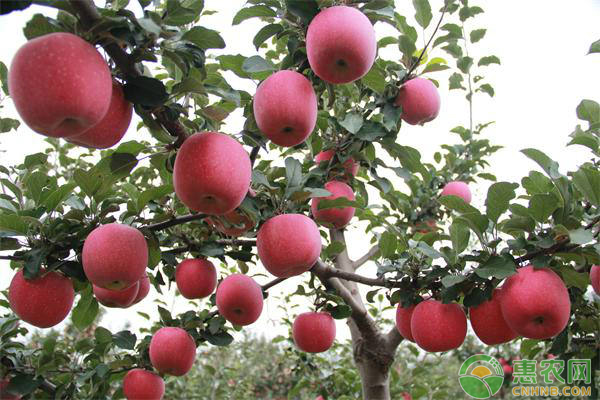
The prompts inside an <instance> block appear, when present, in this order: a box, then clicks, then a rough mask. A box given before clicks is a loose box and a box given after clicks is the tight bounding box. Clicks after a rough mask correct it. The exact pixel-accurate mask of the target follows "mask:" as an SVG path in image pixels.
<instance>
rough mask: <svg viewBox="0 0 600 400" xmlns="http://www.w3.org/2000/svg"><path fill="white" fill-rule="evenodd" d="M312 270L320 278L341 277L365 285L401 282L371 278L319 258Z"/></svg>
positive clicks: (386, 285)
mask: <svg viewBox="0 0 600 400" xmlns="http://www.w3.org/2000/svg"><path fill="white" fill-rule="evenodd" d="M310 272H312V273H314V274H315V275H317V276H318V277H319V278H321V277H322V278H324V279H329V278H339V279H343V280H345V281H350V282H356V283H362V284H363V285H369V286H381V287H388V288H391V287H397V286H399V283H396V282H392V281H387V280H385V279H381V278H369V277H366V276H363V275H359V274H355V273H353V272H347V271H344V270H341V269H337V268H332V267H330V266H328V265H327V264H325V263H324V262H323V261H321V260H319V261H317V262H316V263H315V265H313V267H312V268H311V269H310Z"/></svg>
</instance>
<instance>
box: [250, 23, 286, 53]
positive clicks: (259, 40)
mask: <svg viewBox="0 0 600 400" xmlns="http://www.w3.org/2000/svg"><path fill="white" fill-rule="evenodd" d="M281 31H283V26H281V25H280V24H269V25H267V26H263V27H262V29H261V30H259V31H258V33H257V34H256V35H255V36H254V40H252V43H253V44H254V47H256V50H258V49H259V47H260V46H261V45H262V44H263V43H264V42H265V41H267V39H269V38H270V37H271V36H274V35H277V34H278V33H279V32H281Z"/></svg>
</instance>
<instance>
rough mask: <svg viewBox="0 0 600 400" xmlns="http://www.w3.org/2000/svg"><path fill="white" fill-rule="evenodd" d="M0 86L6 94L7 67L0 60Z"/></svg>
mask: <svg viewBox="0 0 600 400" xmlns="http://www.w3.org/2000/svg"><path fill="white" fill-rule="evenodd" d="M0 87H2V91H3V92H4V94H5V95H7V96H8V68H6V65H5V64H4V63H3V62H2V61H0Z"/></svg>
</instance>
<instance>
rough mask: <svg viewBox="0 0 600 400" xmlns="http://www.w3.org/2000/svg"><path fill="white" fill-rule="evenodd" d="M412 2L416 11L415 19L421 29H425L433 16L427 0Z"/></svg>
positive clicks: (414, 0)
mask: <svg viewBox="0 0 600 400" xmlns="http://www.w3.org/2000/svg"><path fill="white" fill-rule="evenodd" d="M412 3H413V6H414V7H415V11H416V14H415V20H416V21H417V23H418V24H419V25H421V27H423V29H426V28H427V27H428V26H429V23H430V22H431V18H433V15H432V14H431V5H430V4H429V0H413V2H412Z"/></svg>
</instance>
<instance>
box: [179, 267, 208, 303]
mask: <svg viewBox="0 0 600 400" xmlns="http://www.w3.org/2000/svg"><path fill="white" fill-rule="evenodd" d="M175 282H176V283H177V288H178V289H179V291H180V292H181V295H182V296H183V297H185V298H186V299H201V298H203V297H206V296H210V294H211V293H212V292H213V291H214V290H215V287H217V270H216V268H215V266H214V265H213V263H211V262H210V261H208V260H206V259H204V258H193V259H189V260H183V261H182V262H180V263H179V265H177V268H176V269H175Z"/></svg>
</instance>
